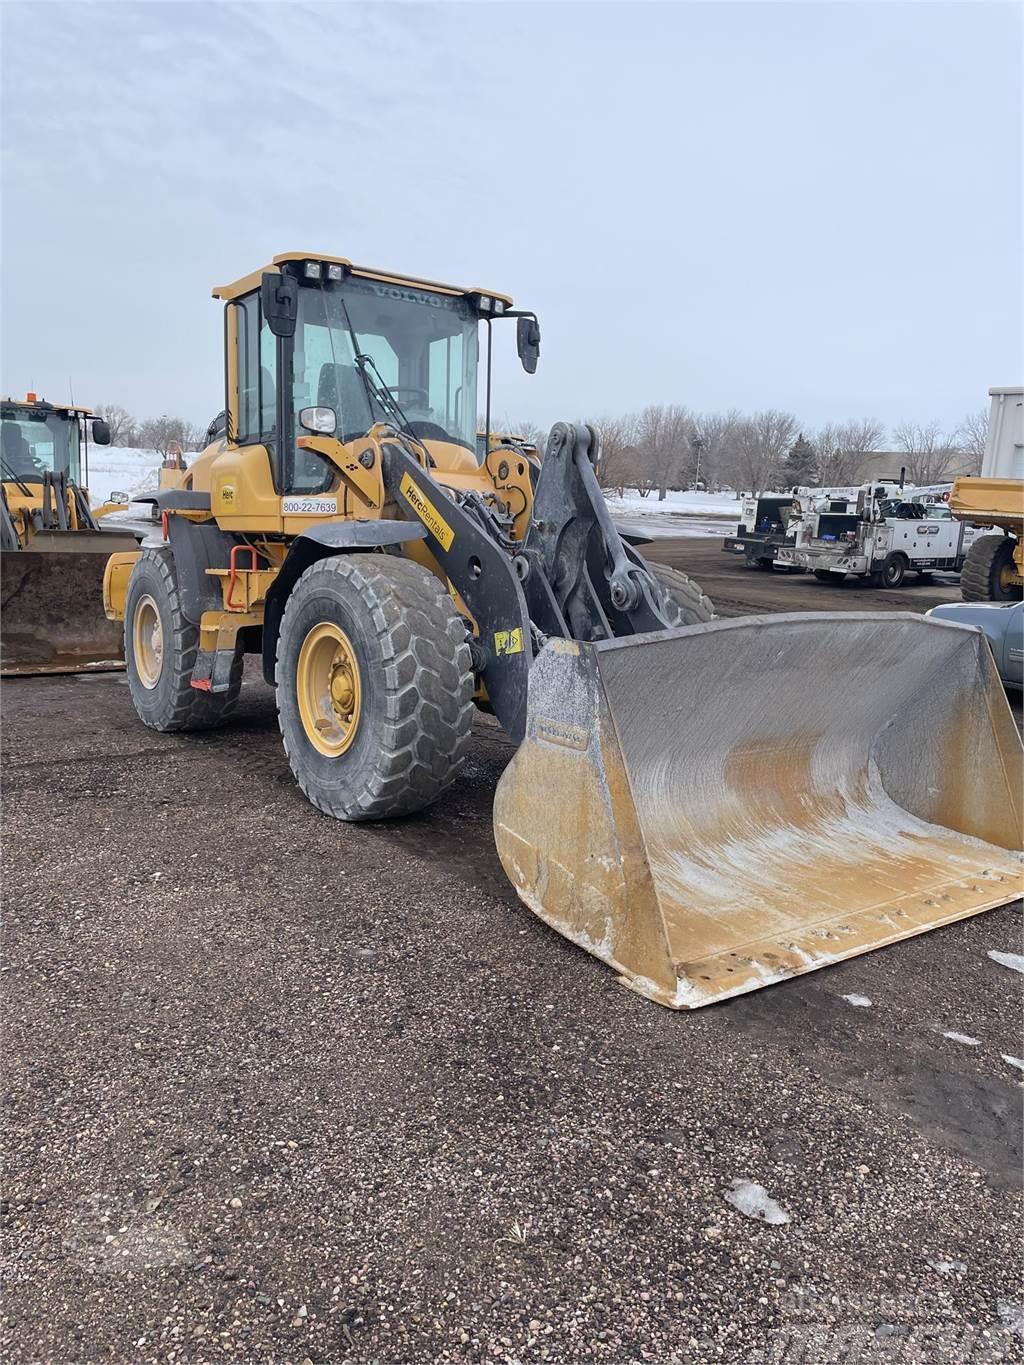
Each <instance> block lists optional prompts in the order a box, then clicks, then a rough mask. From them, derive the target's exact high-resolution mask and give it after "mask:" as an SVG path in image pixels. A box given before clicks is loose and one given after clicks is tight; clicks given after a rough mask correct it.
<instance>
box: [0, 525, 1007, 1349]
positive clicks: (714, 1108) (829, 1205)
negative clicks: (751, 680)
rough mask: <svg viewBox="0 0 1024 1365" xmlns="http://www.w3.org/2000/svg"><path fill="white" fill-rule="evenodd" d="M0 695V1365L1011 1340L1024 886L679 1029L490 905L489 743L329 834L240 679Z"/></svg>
mask: <svg viewBox="0 0 1024 1365" xmlns="http://www.w3.org/2000/svg"><path fill="white" fill-rule="evenodd" d="M691 544H694V545H697V546H698V547H699V544H700V543H699V542H691ZM723 558H724V556H723ZM737 572H738V573H739V574H741V573H742V570H739V571H737ZM788 586H795V585H788ZM797 591H798V593H799V591H800V589H799V588H798V589H797ZM878 596H879V597H880V598H884V596H885V595H884V594H878ZM3 714H4V736H3V738H4V746H5V767H4V778H5V780H4V836H5V837H4V840H3V854H4V878H5V880H4V890H5V897H4V902H5V907H4V908H5V925H4V928H5V954H4V973H5V975H4V981H5V1000H6V1004H5V1027H4V1068H3V1071H4V1076H3V1079H4V1082H5V1089H6V1116H7V1124H6V1149H7V1150H6V1176H7V1179H6V1200H5V1203H4V1205H3V1211H4V1224H5V1231H4V1237H5V1259H4V1271H5V1281H6V1283H5V1292H4V1305H3V1307H4V1318H3V1329H2V1337H0V1348H2V1350H3V1354H4V1358H5V1359H6V1360H10V1361H25V1362H27V1361H40V1362H44V1361H45V1362H72V1361H100V1360H108V1361H109V1360H113V1361H124V1362H146V1361H171V1360H180V1361H186V1360H187V1361H196V1362H202V1361H219V1360H226V1359H233V1360H237V1361H254V1362H295V1365H300V1362H303V1361H307V1360H308V1361H311V1362H314V1363H315V1365H319V1362H342V1361H353V1362H356V1361H359V1362H363V1361H366V1362H370V1361H382V1362H385V1361H386V1362H406V1361H408V1362H429V1361H449V1360H450V1361H477V1360H482V1361H488V1360H499V1361H505V1362H527V1361H535V1360H550V1361H553V1362H563V1361H603V1362H618V1361H635V1360H648V1361H657V1362H668V1361H672V1360H680V1361H683V1360H685V1361H706V1360H707V1361H737V1362H739V1361H743V1362H748V1361H758V1360H762V1361H775V1360H778V1361H781V1360H783V1359H786V1360H796V1359H799V1360H801V1361H807V1362H809V1363H810V1362H813V1363H814V1365H817V1362H819V1361H821V1362H824V1361H828V1360H832V1359H836V1360H838V1359H845V1360H854V1359H856V1360H871V1359H876V1358H877V1359H885V1360H890V1361H891V1360H893V1359H899V1360H911V1359H922V1360H949V1361H961V1360H968V1359H970V1360H982V1359H1006V1360H1011V1359H1020V1358H1021V1351H1020V1348H1021V1346H1022V1344H1024V1343H1022V1342H1021V1339H1020V1337H1019V1336H1018V1335H1014V1332H1013V1330H1012V1324H1013V1323H1014V1322H1015V1321H1017V1327H1018V1331H1020V1330H1022V1329H1021V1323H1020V1321H1019V1315H1020V1314H1021V1313H1022V1312H1024V1307H1022V1299H1024V1294H1022V1292H1021V1288H1020V1283H1021V1269H1022V1267H1021V1253H1020V1244H1019V1235H1018V1229H1019V1222H1018V1219H1019V1213H1020V1207H1019V1203H1020V1201H1019V1173H1020V1166H1021V1144H1022V1139H1021V1082H1022V1079H1024V1076H1022V1073H1021V1071H1019V1070H1018V1069H1016V1068H1015V1067H1014V1066H1013V1065H1012V1063H1011V1062H1009V1061H1006V1060H1004V1055H1005V1056H1007V1057H1020V1056H1021V1055H1022V1053H1024V1046H1022V1042H1021V1030H1020V1004H1021V984H1022V978H1021V976H1020V975H1018V974H1017V973H1016V972H1014V971H1013V970H1012V969H1010V968H1008V967H1006V966H1003V965H1001V964H999V963H997V962H995V961H993V960H992V959H991V958H990V957H989V956H988V953H989V952H990V951H993V950H995V951H1001V952H1012V953H1019V952H1020V951H1021V945H1020V906H1019V904H1018V905H1017V906H1013V907H1008V908H1006V909H1002V910H997V911H993V912H991V913H989V914H986V915H981V916H978V917H976V918H974V919H970V920H967V921H964V922H962V923H960V924H954V925H950V926H948V927H946V928H944V929H941V930H938V931H936V932H933V933H931V934H927V935H925V936H923V937H921V938H917V939H914V940H911V941H909V942H907V943H903V944H900V945H896V946H894V947H892V948H889V949H888V950H886V951H884V952H879V953H875V954H872V955H869V956H867V957H862V958H859V959H856V960H854V961H851V962H847V963H843V964H841V965H839V966H836V967H833V968H830V969H828V970H825V971H820V972H817V973H814V974H812V975H810V976H808V977H804V978H801V979H799V980H796V981H793V982H789V983H785V984H783V985H780V986H775V987H773V988H771V989H770V990H767V991H761V992H758V993H756V994H754V995H751V996H747V997H744V998H741V999H738V1000H735V1001H731V1002H728V1003H726V1004H724V1005H722V1006H718V1007H714V1008H711V1009H707V1010H703V1011H700V1012H698V1013H695V1014H692V1015H685V1014H673V1013H670V1012H668V1011H666V1010H662V1009H659V1008H658V1007H657V1006H654V1005H652V1004H651V1003H649V1002H647V1001H645V1000H642V999H640V998H639V997H638V996H635V995H633V994H632V993H630V992H629V991H627V990H624V989H623V988H622V987H621V986H619V985H618V984H617V982H616V980H615V977H614V975H613V974H612V973H611V972H610V971H609V970H608V969H607V968H606V967H604V966H603V965H602V964H601V963H599V962H597V961H596V960H594V959H592V958H590V957H588V956H587V955H586V954H584V953H582V952H581V951H579V950H578V949H576V948H574V947H573V946H572V945H570V944H569V943H567V942H565V941H564V940H562V939H561V938H560V937H558V936H557V935H556V934H554V933H553V932H552V931H550V930H549V929H547V928H546V927H545V926H543V925H542V924H541V923H540V922H539V921H537V920H536V919H535V918H534V917H533V916H531V915H530V914H529V913H528V912H527V911H526V910H525V909H524V908H523V907H522V906H521V905H520V904H519V902H518V900H517V899H516V897H515V896H514V894H513V893H512V891H511V889H510V888H509V886H508V885H507V884H506V882H505V880H504V878H503V876H502V873H501V870H500V867H499V865H498V863H497V859H496V857H495V855H494V852H493V845H492V841H491V834H490V820H489V817H490V802H491V796H492V793H493V788H494V783H495V780H496V778H497V775H498V774H499V772H500V771H501V768H502V766H503V765H504V763H505V762H506V761H507V759H508V757H509V755H510V752H511V750H510V748H509V746H508V745H507V743H506V742H505V740H504V738H503V736H502V735H501V733H500V731H498V730H497V728H496V727H495V726H494V725H493V724H492V723H490V722H489V721H486V720H482V721H481V722H480V724H479V725H478V727H477V732H476V737H475V742H474V746H473V749H472V753H471V758H470V761H469V765H468V769H467V772H466V778H465V781H464V783H463V784H462V785H461V786H460V788H459V789H458V790H457V791H456V792H454V793H452V794H450V795H449V796H448V797H447V798H446V799H445V800H443V801H442V802H441V803H439V805H438V806H437V807H435V808H434V810H433V811H432V812H430V813H429V814H428V815H426V816H423V817H419V818H417V819H413V820H408V821H405V822H403V823H401V824H397V825H390V826H361V827H357V826H347V827H344V826H340V825H338V824H336V823H334V822H332V821H330V820H329V819H327V818H325V817H323V816H321V815H319V814H318V813H317V812H316V811H315V810H314V809H313V808H312V807H310V806H309V805H308V804H307V803H306V802H305V800H304V799H303V798H302V796H301V795H300V794H299V792H298V791H297V789H296V788H295V787H294V786H293V784H292V781H291V777H290V774H289V772H288V769H287V766H286V764H285V761H284V757H283V754H282V752H281V747H280V741H279V736H278V734H277V727H276V721H275V718H274V712H273V703H272V698H271V696H270V693H269V692H268V691H267V690H266V689H265V688H264V687H263V686H262V684H260V683H259V682H248V683H247V684H246V687H245V691H244V694H243V703H242V708H241V714H240V716H239V718H238V719H237V720H236V721H235V722H234V723H232V724H231V725H230V726H229V727H228V728H226V729H225V730H223V731H221V732H218V733H216V734H213V735H209V736H203V737H175V736H160V735H157V734H154V733H152V732H150V731H147V730H145V729H144V728H143V727H142V726H141V725H140V724H139V723H138V722H137V721H136V720H135V716H134V712H133V711H132V709H131V704H130V701H129V698H128V693H127V689H126V688H125V686H124V680H123V678H122V677H120V676H118V675H115V674H107V675H102V676H94V677H91V678H86V679H80V680H79V679H74V678H54V679H41V680H18V681H16V682H12V683H9V684H7V685H5V687H4V694H3ZM847 997H854V998H856V997H864V998H866V999H868V1000H870V1001H871V1004H870V1006H866V1005H858V1004H856V1003H853V1002H852V1001H851V1000H850V999H849V998H847ZM946 1032H950V1033H957V1034H959V1035H961V1036H962V1037H964V1038H970V1039H975V1040H977V1045H971V1044H970V1043H967V1042H958V1041H955V1040H953V1039H950V1038H947V1037H944V1036H943V1034H944V1033H946ZM738 1179H743V1180H748V1181H752V1182H756V1183H757V1184H760V1185H762V1186H763V1187H764V1189H765V1190H766V1191H767V1194H768V1196H770V1198H771V1199H773V1200H775V1201H777V1203H778V1204H779V1205H780V1206H781V1208H782V1209H783V1210H784V1211H785V1213H786V1214H788V1216H789V1219H790V1221H789V1222H787V1223H780V1224H768V1223H765V1222H762V1221H757V1220H754V1219H752V1218H749V1217H747V1216H745V1215H744V1214H743V1213H741V1212H740V1211H739V1210H738V1209H737V1208H735V1207H734V1206H733V1205H732V1204H731V1203H729V1202H728V1201H727V1199H726V1196H727V1195H728V1194H731V1193H733V1190H732V1182H733V1181H734V1180H738ZM741 1202H742V1201H741ZM1015 1314H1017V1315H1018V1319H1015V1317H1014V1315H1015ZM786 1352H790V1354H786ZM844 1352H845V1353H846V1354H845V1355H844V1354H843V1353H844ZM915 1352H917V1354H914V1353H915Z"/></svg>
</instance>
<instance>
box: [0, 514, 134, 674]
mask: <svg viewBox="0 0 1024 1365" xmlns="http://www.w3.org/2000/svg"><path fill="white" fill-rule="evenodd" d="M83 542H87V545H88V548H85V547H84V546H83ZM136 548H137V542H136V541H135V539H134V537H132V536H121V535H114V534H111V533H107V532H98V531H68V532H54V533H49V532H45V531H41V532H39V533H38V535H36V536H35V537H33V542H32V548H31V549H29V550H6V551H4V553H3V555H2V562H0V675H2V676H3V677H15V676H18V675H20V674H34V673H78V672H86V671H100V670H103V669H114V668H123V667H124V640H123V626H122V624H121V622H120V621H108V620H107V618H106V616H105V614H104V611H103V570H104V568H105V567H106V563H107V557H108V556H109V555H110V554H112V553H114V552H116V551H121V550H134V549H136Z"/></svg>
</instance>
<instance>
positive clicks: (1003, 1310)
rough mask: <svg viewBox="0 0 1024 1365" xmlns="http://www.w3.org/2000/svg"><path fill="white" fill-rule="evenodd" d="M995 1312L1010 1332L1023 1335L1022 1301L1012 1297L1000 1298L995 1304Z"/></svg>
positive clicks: (1023, 1311) (1023, 1309)
mask: <svg viewBox="0 0 1024 1365" xmlns="http://www.w3.org/2000/svg"><path fill="white" fill-rule="evenodd" d="M996 1312H997V1313H998V1314H999V1317H1000V1319H1001V1321H1002V1322H1003V1323H1004V1324H1005V1326H1007V1327H1008V1328H1009V1329H1010V1331H1011V1332H1014V1333H1016V1335H1017V1336H1019V1337H1024V1303H1020V1302H1018V1301H1016V1300H1014V1299H1000V1300H999V1302H998V1303H997V1304H996Z"/></svg>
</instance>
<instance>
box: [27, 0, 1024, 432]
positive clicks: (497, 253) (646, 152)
mask: <svg viewBox="0 0 1024 1365" xmlns="http://www.w3.org/2000/svg"><path fill="white" fill-rule="evenodd" d="M0 23H2V37H3V48H2V76H3V128H2V135H3V150H4V171H3V186H2V188H3V204H2V210H3V241H2V268H3V295H2V313H3V316H2V324H3V355H2V378H0V383H2V387H3V390H4V392H8V391H11V392H18V391H19V390H23V389H25V388H26V387H28V386H29V385H34V386H35V387H36V388H37V389H38V390H39V391H40V392H42V393H44V394H45V395H46V396H48V397H51V398H57V399H61V398H64V397H66V395H67V391H68V379H69V376H70V377H71V379H72V381H73V384H74V394H75V397H76V399H77V400H78V401H79V402H86V403H90V404H94V403H97V402H101V401H106V402H120V403H122V404H123V405H124V406H126V407H128V408H129V409H130V410H131V411H133V412H134V413H136V414H138V415H149V414H156V413H159V412H161V411H168V412H172V413H181V414H183V415H185V416H187V417H189V418H191V419H193V420H195V421H200V422H203V423H204V424H205V422H206V421H207V420H208V419H209V418H210V417H212V415H213V414H214V413H215V412H216V411H217V410H218V409H219V408H220V407H221V406H222V390H223V378H222V376H223V367H222V358H221V337H222V332H221V327H222V320H221V305H219V304H217V303H215V302H214V301H213V300H212V299H211V298H210V289H211V287H212V286H213V285H215V284H217V283H221V282H224V281H228V280H231V279H234V278H236V277H237V276H239V275H242V274H245V273H247V272H249V271H250V270H254V269H256V268H257V267H259V266H261V265H263V264H265V263H266V262H268V261H269V260H270V258H271V257H272V256H273V254H274V253H275V252H278V251H284V250H288V249H297V250H309V251H311V252H316V251H322V252H325V253H329V254H333V255H341V256H348V257H349V258H350V259H352V260H354V261H356V262H358V263H360V264H369V265H378V266H384V267H388V268H390V269H394V270H397V271H401V272H408V273H410V274H414V275H415V274H419V275H424V276H427V277H430V278H434V279H442V280H446V281H450V282H453V283H458V284H464V285H473V284H483V285H488V286H490V287H492V288H495V289H499V290H502V291H505V292H507V293H511V294H513V295H514V296H515V298H516V301H517V303H519V304H520V305H522V306H527V307H532V308H535V309H536V310H537V312H538V313H539V314H540V318H541V323H542V327H543V353H542V357H541V365H540V368H539V370H538V372H537V374H536V375H535V376H534V377H532V378H528V377H526V376H524V375H523V374H522V373H521V371H519V370H518V367H517V365H516V364H515V363H514V361H513V359H512V357H513V356H514V344H513V336H512V329H511V324H509V326H508V334H507V335H505V333H504V331H502V330H501V329H496V332H497V338H496V339H497V343H498V345H497V351H498V352H500V360H499V363H498V364H497V365H496V371H495V374H496V384H497V388H498V393H497V395H496V403H495V410H496V412H497V413H498V414H499V415H500V414H502V413H505V414H509V413H511V414H514V415H516V416H520V417H526V418H530V419H532V420H535V421H537V422H538V423H542V424H545V425H546V424H547V423H549V422H551V421H553V420H556V419H557V418H559V417H565V418H570V419H571V418H573V417H577V416H579V415H581V414H587V415H594V414H598V413H602V412H607V411H616V410H625V409H629V408H633V407H637V406H640V405H642V404H644V403H646V402H680V403H685V404H687V405H689V406H690V407H692V408H695V409H704V410H709V409H716V408H726V407H732V406H736V407H740V408H745V409H754V408H757V407H764V406H777V407H782V408H787V409H790V410H792V411H794V412H795V413H796V414H797V415H798V416H799V417H800V419H801V421H802V422H804V423H805V424H806V425H808V426H814V425H815V424H817V423H819V422H822V421H826V420H828V419H830V418H837V419H842V418H845V417H850V416H861V415H863V416H877V417H879V418H881V419H882V420H883V421H886V422H888V423H893V422H896V421H899V420H900V419H902V418H905V417H909V418H914V419H927V418H931V417H935V418H938V419H939V420H941V421H942V422H943V423H946V424H950V425H954V424H955V423H956V422H957V421H958V420H959V419H960V418H961V417H962V416H963V415H964V413H966V412H968V411H970V410H976V409H978V408H980V407H982V406H983V405H984V404H985V402H986V401H987V400H986V397H985V392H986V389H987V388H988V387H989V385H994V384H1012V383H1020V382H1021V379H1022V376H1024V362H1022V336H1021V287H1022V280H1021V231H1022V223H1021V89H1022V85H1021V75H1022V72H1021V42H1022V32H1021V9H1020V8H1019V7H1017V6H1011V5H1005V4H988V3H964V4H952V5H948V4H929V3H912V4H901V3H873V4H864V3H853V4H828V3H817V4H780V3H755V4H740V3H735V4H732V3H717V4H712V3H704V4H688V3H679V4H673V3H662V4H643V3H631V4H593V3H588V2H587V0H577V2H576V3H567V4H556V3H545V4H531V3H494V4H490V3H488V4H484V3H475V4H468V3H467V4H455V5H442V6H433V5H426V4H410V5H399V4H360V5H356V4H351V5H349V4H321V5H309V6H300V5H291V4H284V3H281V4H276V5H271V6H262V5H255V4H248V3H246V4H234V5H232V4H213V3H202V4H196V5H194V4H187V3H164V4H157V3H135V4H82V3H75V4H70V5H64V4H51V3H42V2H38V3H33V4H19V3H5V4H2V5H0Z"/></svg>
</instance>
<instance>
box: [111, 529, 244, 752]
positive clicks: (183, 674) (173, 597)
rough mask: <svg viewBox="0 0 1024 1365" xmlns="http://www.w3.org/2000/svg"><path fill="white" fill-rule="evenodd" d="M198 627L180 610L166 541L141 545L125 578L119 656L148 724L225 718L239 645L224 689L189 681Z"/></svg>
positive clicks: (237, 672)
mask: <svg viewBox="0 0 1024 1365" xmlns="http://www.w3.org/2000/svg"><path fill="white" fill-rule="evenodd" d="M198 650H199V628H198V627H197V626H194V625H193V624H192V622H191V621H189V620H187V619H186V617H185V616H184V614H183V612H182V610H181V594H180V592H179V590H178V578H177V574H176V573H175V569H174V554H173V552H172V551H171V548H170V546H158V547H156V546H155V547H151V548H150V549H147V550H143V551H142V554H141V555H140V556H139V558H138V559H137V560H136V562H135V567H134V568H133V569H132V573H131V578H130V579H129V580H128V593H127V596H126V599H125V612H124V657H125V664H126V668H127V673H128V690H129V692H130V693H131V698H132V701H133V702H134V703H135V710H136V711H137V712H138V714H139V719H140V720H142V721H143V722H144V723H145V724H146V725H148V726H149V728H150V729H151V730H161V731H164V732H168V731H175V730H210V729H213V728H214V726H217V725H220V724H221V723H222V722H223V721H225V720H227V718H228V716H230V714H231V712H232V711H233V710H234V708H235V703H236V702H237V700H238V694H239V692H240V691H241V688H242V667H243V664H244V662H245V660H244V656H243V654H242V651H241V649H238V650H236V651H235V657H234V660H233V661H232V667H231V681H230V685H229V687H228V690H227V691H226V692H200V691H197V690H196V689H195V688H194V687H193V686H192V669H193V667H194V666H195V662H196V654H197V653H198Z"/></svg>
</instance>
